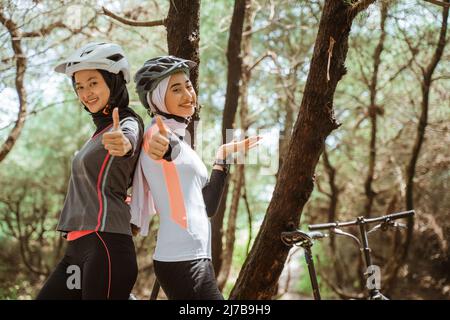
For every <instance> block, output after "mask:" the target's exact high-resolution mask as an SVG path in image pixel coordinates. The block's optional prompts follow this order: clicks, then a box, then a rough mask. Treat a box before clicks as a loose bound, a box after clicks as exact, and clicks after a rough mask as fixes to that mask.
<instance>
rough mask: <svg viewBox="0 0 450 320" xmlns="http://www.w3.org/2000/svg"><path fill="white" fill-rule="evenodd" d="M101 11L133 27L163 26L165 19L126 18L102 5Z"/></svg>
mask: <svg viewBox="0 0 450 320" xmlns="http://www.w3.org/2000/svg"><path fill="white" fill-rule="evenodd" d="M102 9H103V13H104V14H105V15H107V16H108V17H111V18H113V19H114V20H117V21H119V22H122V23H123V24H126V25H129V26H133V27H155V26H165V25H166V21H167V19H161V20H154V21H135V20H131V19H126V18H123V17H120V16H118V15H117V14H115V13H113V12H111V11H109V10H108V9H106V8H105V7H102Z"/></svg>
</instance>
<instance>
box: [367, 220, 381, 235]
mask: <svg viewBox="0 0 450 320" xmlns="http://www.w3.org/2000/svg"><path fill="white" fill-rule="evenodd" d="M380 229H381V223H380V224H377V225H376V226H375V227H373V228H372V229H370V230H369V231H367V234H368V235H369V234H371V233H372V232H375V231H378V230H380Z"/></svg>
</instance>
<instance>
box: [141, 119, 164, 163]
mask: <svg viewBox="0 0 450 320" xmlns="http://www.w3.org/2000/svg"><path fill="white" fill-rule="evenodd" d="M156 124H157V126H158V131H156V132H155V133H153V134H152V136H151V138H150V140H148V141H145V142H144V145H143V147H144V151H145V152H146V153H147V155H148V156H149V157H150V158H152V159H153V160H161V159H162V157H164V154H165V153H166V152H167V150H168V149H169V139H168V136H169V132H168V130H167V128H166V126H165V125H164V123H163V121H162V120H161V117H160V116H156Z"/></svg>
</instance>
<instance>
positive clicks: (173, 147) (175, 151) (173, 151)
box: [163, 134, 181, 161]
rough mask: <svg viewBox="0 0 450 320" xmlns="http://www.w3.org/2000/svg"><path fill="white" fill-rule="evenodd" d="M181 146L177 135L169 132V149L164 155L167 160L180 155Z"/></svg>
mask: <svg viewBox="0 0 450 320" xmlns="http://www.w3.org/2000/svg"><path fill="white" fill-rule="evenodd" d="M180 150H181V146H180V141H179V140H178V139H177V138H176V137H175V135H174V134H169V149H167V151H166V153H165V154H164V156H163V159H164V160H166V161H172V160H174V159H176V158H177V157H178V155H179V154H180Z"/></svg>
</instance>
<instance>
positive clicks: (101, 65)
mask: <svg viewBox="0 0 450 320" xmlns="http://www.w3.org/2000/svg"><path fill="white" fill-rule="evenodd" d="M92 69H101V70H106V71H108V72H111V73H114V74H118V73H119V72H122V74H123V78H124V80H125V82H126V83H128V82H129V81H130V65H129V63H128V60H127V58H125V54H124V52H123V50H122V48H121V47H120V46H119V45H117V44H114V43H106V42H90V43H88V44H87V45H85V46H83V47H81V48H79V49H78V50H76V51H75V52H74V53H73V54H72V55H71V56H70V57H69V58H67V59H66V60H64V61H63V62H61V63H60V64H58V65H57V66H56V67H55V71H56V72H59V73H64V74H66V75H67V76H69V77H72V76H73V74H74V73H75V72H77V71H80V70H92Z"/></svg>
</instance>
